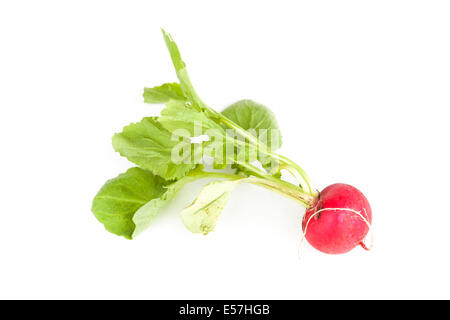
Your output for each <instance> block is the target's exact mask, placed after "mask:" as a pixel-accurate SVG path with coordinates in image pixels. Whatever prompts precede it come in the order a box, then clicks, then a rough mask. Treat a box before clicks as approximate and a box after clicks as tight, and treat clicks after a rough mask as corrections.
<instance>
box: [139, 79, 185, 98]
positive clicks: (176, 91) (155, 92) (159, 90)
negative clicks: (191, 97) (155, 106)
mask: <svg viewBox="0 0 450 320" xmlns="http://www.w3.org/2000/svg"><path fill="white" fill-rule="evenodd" d="M143 96H144V102H145V103H166V102H169V101H170V100H176V101H186V97H185V96H184V93H183V90H182V89H181V87H180V84H178V83H165V84H163V85H161V86H158V87H153V88H144V94H143Z"/></svg>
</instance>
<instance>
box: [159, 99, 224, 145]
mask: <svg viewBox="0 0 450 320" xmlns="http://www.w3.org/2000/svg"><path fill="white" fill-rule="evenodd" d="M166 105H167V106H166V107H165V108H164V109H163V110H162V111H161V117H160V118H158V121H159V123H161V124H162V126H163V127H164V128H166V129H167V130H169V131H170V132H172V133H174V134H175V135H179V136H182V137H197V136H200V135H204V134H214V135H218V136H223V135H224V134H225V130H224V129H223V128H222V127H221V126H220V125H218V124H217V123H215V122H214V121H213V120H211V119H210V118H209V117H208V116H207V115H206V114H205V113H204V112H202V111H198V110H195V109H192V108H189V107H188V106H187V105H186V104H185V103H184V102H181V101H169V102H168V103H167V104H166Z"/></svg>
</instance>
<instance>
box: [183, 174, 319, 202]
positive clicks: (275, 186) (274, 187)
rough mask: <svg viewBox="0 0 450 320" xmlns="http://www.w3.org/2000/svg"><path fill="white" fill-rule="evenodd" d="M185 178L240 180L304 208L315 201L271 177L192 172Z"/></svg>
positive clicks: (295, 188) (293, 187)
mask: <svg viewBox="0 0 450 320" xmlns="http://www.w3.org/2000/svg"><path fill="white" fill-rule="evenodd" d="M187 177H189V178H190V179H189V181H192V180H197V179H203V178H222V179H230V180H240V181H239V182H247V183H250V184H254V185H257V186H260V187H263V188H266V189H269V190H271V191H274V192H276V193H278V194H280V195H282V196H284V197H286V198H288V199H291V200H293V201H295V202H297V203H299V204H300V205H302V206H303V207H305V208H309V207H310V206H311V205H312V204H313V203H314V201H315V197H313V196H311V195H309V194H306V193H304V192H303V191H302V190H301V189H300V188H299V187H297V186H296V185H293V184H291V183H289V182H286V181H283V180H279V179H276V178H273V177H272V178H273V179H271V180H267V179H266V178H257V177H247V178H246V177H242V176H239V175H236V174H230V173H224V172H208V171H198V170H194V171H193V172H191V173H188V174H187ZM180 181H181V180H180ZM184 183H186V182H184ZM184 183H183V184H184Z"/></svg>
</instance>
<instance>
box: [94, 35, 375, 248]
mask: <svg viewBox="0 0 450 320" xmlns="http://www.w3.org/2000/svg"><path fill="white" fill-rule="evenodd" d="M162 32H163V36H164V40H165V42H166V45H167V48H168V49H169V53H170V57H171V58H172V62H173V65H174V67H175V71H176V74H177V77H178V80H179V83H177V82H173V83H164V84H162V85H160V86H156V87H152V88H145V89H144V94H143V96H144V102H146V103H156V104H159V103H164V104H166V106H165V108H163V109H162V110H161V112H160V116H157V117H145V118H144V119H142V120H141V121H140V122H137V123H132V124H130V125H128V126H126V127H124V129H123V131H122V132H120V133H116V134H115V135H114V137H113V141H112V142H113V146H114V149H115V150H116V151H117V152H119V153H120V155H122V156H124V157H126V158H127V159H128V160H130V161H131V162H133V163H135V164H136V165H137V166H138V167H135V168H131V169H129V170H128V171H127V172H125V173H123V174H120V175H119V176H117V177H116V178H114V179H110V180H108V181H107V182H106V183H105V184H104V186H103V187H102V188H101V189H100V191H99V192H98V193H97V195H96V197H95V198H94V201H93V204H92V211H93V212H94V214H95V216H96V217H97V219H98V220H99V221H100V222H102V223H103V224H104V225H105V228H106V229H107V230H108V231H110V232H113V233H115V234H117V235H120V236H124V237H125V238H127V239H133V238H134V237H136V236H137V235H138V234H139V233H140V232H142V231H143V230H144V229H146V228H147V227H148V226H149V225H150V224H151V223H152V222H153V220H154V219H155V217H156V216H157V215H158V213H159V211H160V209H161V208H162V207H163V206H164V205H166V204H167V203H168V202H170V201H171V200H172V199H173V198H174V197H175V195H176V193H177V192H178V191H179V190H180V189H181V188H182V187H183V186H184V185H186V184H187V183H190V182H192V181H194V180H197V179H203V178H215V179H224V180H215V181H212V182H210V183H209V184H207V185H206V186H204V187H203V188H202V190H201V191H200V193H199V195H198V196H197V198H196V199H195V200H194V201H193V202H192V203H191V205H189V206H188V207H186V208H184V209H183V210H182V212H181V214H180V216H181V220H182V221H183V224H184V225H185V226H186V228H187V229H188V230H189V231H191V232H193V233H202V234H205V235H206V234H208V233H209V232H211V231H213V230H214V229H215V227H216V222H217V220H218V218H219V216H220V215H221V212H222V210H223V209H224V207H225V206H226V203H227V201H228V199H229V198H230V196H231V194H232V192H233V191H234V190H235V188H236V187H237V186H238V185H239V184H241V183H251V184H254V185H257V186H260V187H263V188H267V189H269V190H271V191H273V192H276V193H278V194H281V195H283V196H285V197H287V198H289V199H291V200H293V201H295V202H297V203H298V204H299V205H301V206H303V207H304V208H306V213H305V215H304V217H303V220H302V229H303V233H302V235H303V236H302V240H303V239H304V238H306V239H307V240H308V242H309V243H310V244H311V245H312V246H313V247H314V248H316V249H318V250H319V251H322V252H324V253H329V254H340V253H345V252H348V251H350V250H352V249H353V248H355V247H356V246H358V245H361V246H362V247H363V248H365V249H367V250H369V249H370V247H371V245H370V246H368V245H366V244H365V242H364V241H365V238H366V236H367V234H368V233H369V232H370V231H371V223H372V211H371V209H370V205H369V202H368V201H367V199H366V197H365V196H364V195H363V194H362V193H361V192H360V191H359V190H358V189H356V188H354V187H352V186H350V185H347V184H333V185H331V186H328V187H327V188H325V189H324V190H323V191H322V192H320V193H319V192H318V190H317V189H316V188H314V185H313V183H312V182H311V179H310V178H309V176H308V175H307V174H306V172H305V170H303V169H302V168H301V167H300V166H299V165H298V164H297V163H295V162H294V161H293V160H291V159H289V158H288V157H286V156H283V155H281V154H278V153H276V151H277V149H279V147H280V146H281V143H282V138H281V134H280V129H279V126H278V122H277V121H276V118H275V115H274V113H273V112H272V111H270V109H269V108H267V107H265V106H263V105H261V104H259V103H257V102H255V101H252V100H248V99H246V100H241V101H238V102H236V103H234V104H232V105H230V106H229V107H227V108H225V110H223V111H222V112H217V111H216V110H214V109H212V108H211V107H209V106H208V105H207V104H206V103H205V102H203V100H202V99H201V98H200V97H199V95H198V94H197V92H196V91H195V90H194V87H193V86H192V82H191V81H190V79H189V76H188V73H187V70H186V64H185V63H184V61H183V60H182V59H181V55H180V51H179V49H178V46H177V45H176V43H175V42H174V41H173V38H172V37H171V36H170V34H168V33H166V32H165V31H164V30H162ZM200 137H202V138H205V139H201V140H198V139H196V138H200ZM204 159H209V160H210V162H211V163H210V164H209V165H208V163H205V162H204ZM208 166H209V167H210V168H209V169H215V170H214V171H211V170H208V168H207V167H208ZM224 170H226V171H224ZM286 172H287V173H289V174H290V175H292V177H293V178H294V179H295V180H296V182H295V183H292V182H289V181H286V180H284V179H283V175H284V173H286Z"/></svg>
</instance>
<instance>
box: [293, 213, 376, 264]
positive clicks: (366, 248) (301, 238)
mask: <svg viewBox="0 0 450 320" xmlns="http://www.w3.org/2000/svg"><path fill="white" fill-rule="evenodd" d="M327 210H330V211H334V212H338V211H350V212H351V213H354V214H356V215H358V216H359V217H360V218H361V219H362V220H363V221H364V222H365V223H366V225H367V227H368V228H369V231H368V232H367V235H366V236H365V238H364V239H363V240H362V241H361V246H362V247H363V248H364V249H365V250H367V251H369V250H370V249H372V247H373V231H372V225H371V224H370V222H369V221H368V220H367V219H366V218H365V217H364V216H363V215H362V214H361V211H356V210H354V209H349V208H324V209H320V210H317V211H316V212H314V214H313V215H311V216H310V217H309V219H308V221H307V222H306V226H305V231H303V232H302V236H301V237H300V241H299V243H298V256H299V257H300V247H301V245H302V244H303V240H304V239H305V237H306V232H307V231H308V225H309V222H310V221H311V219H312V218H314V217H315V216H316V215H318V214H319V213H321V212H323V211H327ZM363 210H364V213H366V215H367V211H366V209H365V208H363ZM369 234H370V235H369ZM368 236H370V242H369V244H366V243H365V240H366V238H367V237H368Z"/></svg>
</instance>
